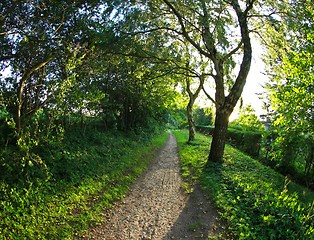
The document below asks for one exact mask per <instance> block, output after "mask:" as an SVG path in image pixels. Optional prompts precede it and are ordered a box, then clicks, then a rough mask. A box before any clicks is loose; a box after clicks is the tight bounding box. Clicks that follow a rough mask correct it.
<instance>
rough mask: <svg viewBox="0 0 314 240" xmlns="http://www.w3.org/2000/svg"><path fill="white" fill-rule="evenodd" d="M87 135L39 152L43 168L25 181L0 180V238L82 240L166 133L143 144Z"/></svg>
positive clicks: (98, 134)
mask: <svg viewBox="0 0 314 240" xmlns="http://www.w3.org/2000/svg"><path fill="white" fill-rule="evenodd" d="M89 134H90V135H89V136H86V135H88V134H86V135H85V136H84V137H82V134H81V133H79V134H75V132H73V133H71V134H70V135H69V136H68V138H65V140H64V142H63V146H59V147H55V148H53V150H52V151H50V150H49V149H39V150H38V153H36V154H38V155H36V156H38V158H39V156H40V157H41V158H42V159H43V158H44V157H46V161H45V162H46V167H45V168H43V169H41V168H40V169H39V168H38V169H37V170H34V169H35V168H36V166H35V165H34V164H32V165H30V166H28V168H25V169H26V170H25V171H29V170H32V169H33V170H32V172H31V173H32V175H27V174H26V175H25V176H26V178H25V179H26V180H27V179H28V177H29V176H31V177H32V178H31V179H30V180H29V181H27V183H21V182H17V183H16V184H10V183H9V182H8V181H6V180H1V181H0V239H6V240H9V239H73V238H74V237H75V236H77V237H80V238H83V239H84V237H85V236H86V231H87V229H91V228H93V227H95V226H97V225H101V224H103V223H104V221H105V218H104V211H103V210H104V209H107V208H111V207H112V204H113V203H114V202H115V201H117V200H119V199H121V198H123V197H124V194H125V193H126V192H127V191H128V189H129V186H130V184H132V183H133V182H134V180H135V179H136V178H137V177H139V176H140V174H141V172H142V170H143V169H144V168H145V167H146V166H147V164H148V162H149V161H150V160H151V159H152V158H153V157H154V154H153V153H154V151H153V150H157V149H158V148H159V147H161V146H162V145H163V143H164V142H165V139H166V138H167V135H168V134H166V133H164V134H162V135H160V136H159V137H155V139H154V140H153V141H149V143H147V141H146V143H143V141H142V142H139V141H137V140H136V137H133V138H132V139H131V138H128V137H127V136H123V135H119V134H118V135H112V134H111V135H110V134H108V133H101V132H99V131H96V130H95V131H92V130H91V131H90V133H89ZM144 142H145V141H144ZM10 154H11V153H10ZM47 159H48V160H49V161H48V160H47ZM1 160H2V161H4V160H3V159H1ZM37 167H38V166H37ZM12 171H13V170H12ZM42 171H44V172H45V171H47V172H48V173H49V174H46V175H48V177H46V178H45V180H40V178H39V177H38V178H36V176H37V175H36V174H38V172H42ZM36 179H37V180H36Z"/></svg>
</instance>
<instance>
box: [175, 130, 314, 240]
mask: <svg viewBox="0 0 314 240" xmlns="http://www.w3.org/2000/svg"><path fill="white" fill-rule="evenodd" d="M174 134H175V135H176V137H177V141H178V145H179V148H178V149H179V154H180V158H181V165H182V169H183V174H184V173H186V170H185V169H189V168H191V169H193V171H190V172H189V174H190V175H191V177H190V178H192V177H194V179H198V180H199V182H200V183H201V185H202V186H203V189H204V190H206V191H208V193H209V194H210V196H211V198H212V199H213V201H214V202H215V205H216V206H217V207H218V208H219V209H220V210H219V212H220V214H221V216H222V217H223V219H225V220H227V222H228V224H229V229H230V230H231V231H232V232H233V234H235V235H236V236H237V237H238V238H239V239H300V240H301V239H304V240H305V239H311V238H312V237H313V234H314V222H313V221H312V219H311V215H312V214H313V212H312V211H313V209H312V208H311V204H314V203H313V199H314V195H313V193H312V192H311V191H309V190H308V189H306V188H303V187H301V186H299V185H297V184H295V183H293V182H290V181H289V179H287V178H284V177H283V176H282V175H280V174H278V173H277V172H275V171H274V170H272V169H271V168H269V167H265V166H263V165H261V164H260V163H259V162H258V161H256V160H254V159H252V158H250V157H248V156H247V155H245V154H243V153H241V152H239V151H237V150H235V149H234V148H232V147H231V146H229V145H227V146H226V152H225V155H224V158H223V161H221V162H216V163H213V162H212V163H210V165H209V167H205V166H207V165H205V159H206V155H207V154H208V144H209V143H210V141H211V138H209V137H207V136H204V135H201V134H197V138H196V140H195V141H194V142H193V145H192V144H188V143H187V142H186V137H187V135H188V132H187V131H185V130H180V131H174Z"/></svg>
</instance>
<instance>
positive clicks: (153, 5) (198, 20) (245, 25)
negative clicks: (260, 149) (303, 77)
mask: <svg viewBox="0 0 314 240" xmlns="http://www.w3.org/2000/svg"><path fill="white" fill-rule="evenodd" d="M256 2H257V1H254V0H250V1H243V2H242V1H241V3H239V1H237V0H232V1H206V0H200V1H175V2H173V1H168V0H162V1H158V0H156V1H132V4H130V5H128V4H127V3H126V5H127V8H128V9H129V10H130V11H132V10H133V13H136V14H133V16H134V15H136V17H134V18H133V22H132V23H133V28H132V31H133V32H132V34H133V35H138V34H142V36H148V35H149V34H150V33H152V32H154V33H156V32H158V33H159V35H160V36H162V37H163V39H166V40H167V41H164V42H165V43H166V45H167V44H169V43H173V42H188V43H189V45H190V46H191V47H192V48H194V49H195V50H196V51H198V52H199V53H200V54H201V55H203V56H204V57H205V58H207V59H208V60H209V61H210V65H209V67H208V68H207V71H208V73H209V74H210V75H211V77H212V79H213V80H214V83H215V90H216V93H215V97H214V98H213V97H211V98H210V99H211V100H213V102H214V104H215V108H216V117H215V130H214V134H213V141H212V145H211V150H210V154H209V157H208V160H209V161H218V160H219V159H221V158H222V156H223V152H224V146H225V140H226V134H227V128H228V120H229V116H230V115H231V113H232V111H233V109H234V107H235V105H236V103H237V101H238V99H239V98H240V96H241V94H242V91H243V87H244V85H245V82H246V78H247V75H248V72H249V69H250V64H251V57H252V48H251V41H250V35H249V33H250V30H249V25H250V23H249V21H250V17H251V16H250V14H251V13H252V14H253V13H254V11H253V10H254V9H253V5H254V3H256ZM137 22H140V23H139V24H136V23H137ZM134 23H135V24H134ZM169 46H170V44H169ZM175 50H179V51H180V49H169V51H171V52H173V51H175ZM183 50H184V49H183ZM181 51H182V49H181ZM241 51H242V56H243V58H242V60H241V64H240V70H239V72H238V74H237V77H236V79H235V80H234V81H233V85H232V87H231V88H230V91H229V93H228V94H226V90H227V87H226V84H227V79H226V76H227V75H229V73H230V72H231V70H232V69H234V67H235V65H236V64H235V60H236V58H235V55H236V54H237V53H239V52H241Z"/></svg>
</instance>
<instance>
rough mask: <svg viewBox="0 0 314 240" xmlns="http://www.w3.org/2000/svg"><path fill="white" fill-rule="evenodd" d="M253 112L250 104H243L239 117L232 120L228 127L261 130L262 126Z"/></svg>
mask: <svg viewBox="0 0 314 240" xmlns="http://www.w3.org/2000/svg"><path fill="white" fill-rule="evenodd" d="M254 112H255V110H254V109H253V108H252V106H251V105H247V106H245V107H244V108H242V109H241V111H240V115H239V119H236V120H234V121H232V122H231V123H230V124H229V128H230V127H232V128H236V129H238V130H242V131H243V130H244V131H258V132H260V131H262V129H263V128H264V126H263V124H262V122H261V121H260V120H259V119H258V117H257V116H256V115H255V113H254Z"/></svg>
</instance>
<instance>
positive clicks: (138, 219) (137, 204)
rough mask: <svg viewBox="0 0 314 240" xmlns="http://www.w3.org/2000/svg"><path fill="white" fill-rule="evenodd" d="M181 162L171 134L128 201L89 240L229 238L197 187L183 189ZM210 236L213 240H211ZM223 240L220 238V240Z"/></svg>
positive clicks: (128, 195)
mask: <svg viewBox="0 0 314 240" xmlns="http://www.w3.org/2000/svg"><path fill="white" fill-rule="evenodd" d="M182 183H183V181H182V179H181V175H180V159H179V155H178V149H177V141H176V138H175V136H174V135H173V134H172V133H171V132H170V133H169V137H168V139H167V141H166V142H165V144H164V145H163V147H162V148H161V149H160V150H159V151H158V153H157V155H156V157H155V158H154V160H152V161H151V162H150V164H149V166H148V167H147V168H146V170H145V171H144V172H143V174H142V176H141V177H140V178H139V179H138V180H137V182H136V183H134V184H133V185H132V186H131V188H130V191H129V192H128V194H127V196H126V197H125V199H123V200H122V201H121V202H118V203H116V204H115V207H114V208H113V209H110V210H108V211H107V212H106V218H107V221H106V222H107V223H106V224H105V225H104V226H101V227H98V228H96V229H94V230H93V231H91V232H90V234H89V238H90V239H102V240H113V239H115V240H118V239H123V240H124V239H163V240H166V239H195V238H197V239H218V236H219V235H220V236H223V237H224V238H226V234H225V233H224V231H223V229H222V228H221V226H220V222H219V220H218V219H219V215H218V213H217V211H216V210H215V209H214V208H213V207H212V205H211V203H210V202H209V200H208V198H207V197H206V195H205V193H204V192H203V191H202V190H201V188H200V187H199V186H198V185H196V186H195V187H194V191H193V192H192V193H190V194H187V193H185V192H184V191H183V190H182V189H181V187H180V186H181V184H182ZM208 236H211V238H208ZM219 239H220V238H219Z"/></svg>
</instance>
